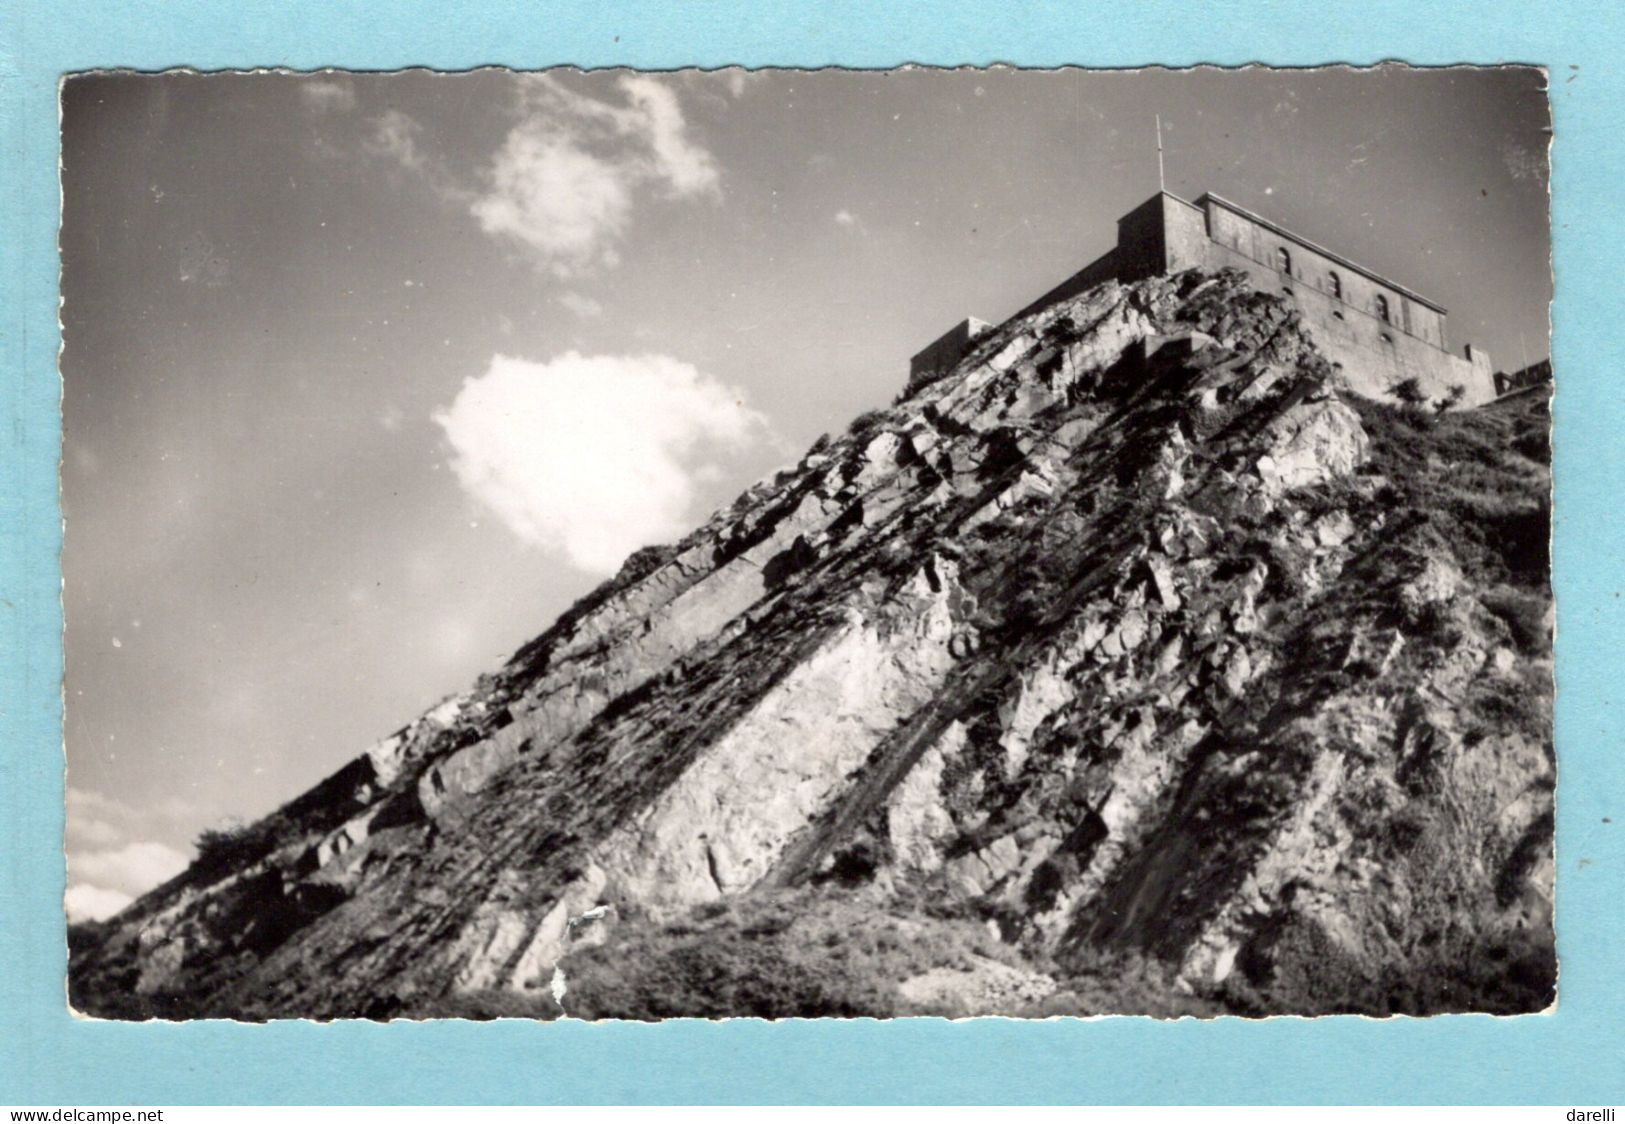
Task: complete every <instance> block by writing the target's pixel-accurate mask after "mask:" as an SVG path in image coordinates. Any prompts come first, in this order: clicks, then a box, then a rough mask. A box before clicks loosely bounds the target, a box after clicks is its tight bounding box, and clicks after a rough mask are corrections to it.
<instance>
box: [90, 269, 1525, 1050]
mask: <svg viewBox="0 0 1625 1124" xmlns="http://www.w3.org/2000/svg"><path fill="white" fill-rule="evenodd" d="M1547 432H1548V423H1547V415H1546V402H1545V400H1544V396H1537V395H1524V396H1522V397H1520V398H1517V399H1512V400H1507V401H1505V402H1502V403H1499V404H1496V405H1493V406H1490V407H1486V408H1483V409H1479V410H1473V411H1463V412H1454V413H1448V414H1445V413H1439V412H1438V411H1436V410H1434V409H1433V408H1431V407H1429V406H1426V405H1422V406H1418V405H1410V406H1393V405H1381V404H1376V403H1372V402H1368V401H1365V400H1363V399H1360V398H1357V397H1355V396H1353V395H1351V394H1349V393H1347V392H1346V390H1344V388H1343V384H1342V374H1341V373H1340V372H1339V371H1337V370H1335V369H1334V368H1332V367H1331V365H1330V364H1328V363H1327V362H1326V361H1325V360H1324V358H1323V357H1322V356H1321V355H1320V354H1319V353H1318V352H1317V351H1316V349H1315V347H1314V344H1313V342H1312V340H1311V339H1310V337H1309V335H1308V333H1307V331H1306V330H1305V329H1304V328H1303V327H1302V325H1301V324H1300V323H1299V321H1298V319H1297V316H1296V314H1295V313H1294V312H1292V310H1291V309H1290V306H1289V305H1288V304H1286V303H1284V302H1283V300H1282V299H1281V298H1279V297H1274V296H1268V295H1263V294H1258V293H1255V292H1252V291H1251V290H1249V289H1248V288H1247V287H1246V284H1245V282H1244V280H1243V279H1242V278H1241V277H1240V276H1239V275H1232V274H1220V275H1217V276H1205V275H1201V274H1196V273H1187V274H1182V275H1178V276H1175V277H1169V278H1157V279H1153V280H1149V281H1144V282H1140V283H1136V284H1133V285H1126V286H1125V285H1120V284H1117V283H1110V282H1109V283H1107V284H1105V285H1102V286H1100V287H1098V288H1096V289H1093V290H1091V291H1089V292H1088V293H1085V294H1083V295H1081V296H1078V297H1076V298H1073V299H1069V300H1065V301H1062V302H1058V303H1056V304H1054V305H1051V306H1049V307H1046V308H1043V309H1040V310H1038V311H1036V312H1034V313H1031V314H1029V315H1024V316H1021V317H1018V318H1016V319H1014V320H1012V321H1010V322H1008V323H1006V324H1004V325H1003V326H1001V327H1000V328H998V329H995V330H993V331H991V332H989V333H988V334H986V335H985V336H983V337H981V338H980V339H979V340H978V341H977V344H976V346H975V349H974V350H973V351H972V352H971V353H970V354H968V355H967V356H966V357H965V359H964V361H963V362H961V363H960V364H959V365H958V366H957V367H956V368H955V369H953V370H952V371H950V372H949V373H947V374H946V375H945V376H943V377H941V378H939V379H937V380H935V381H931V382H927V383H925V384H924V385H920V386H917V387H914V388H912V389H911V390H910V391H909V392H908V393H907V394H906V395H905V396H904V397H902V398H901V399H900V400H899V401H897V402H896V403H895V404H894V405H893V406H891V407H890V408H888V409H884V410H879V411H876V412H873V413H871V414H867V415H865V416H863V417H861V418H859V419H857V421H856V422H854V423H853V425H852V426H851V428H850V429H849V430H848V431H847V432H846V433H845V434H844V435H842V436H840V437H837V438H833V439H830V438H825V439H821V440H820V441H819V442H818V443H817V444H816V445H814V447H813V448H812V449H811V451H810V452H808V453H807V455H806V456H805V457H804V458H803V459H802V460H801V461H800V463H798V464H797V465H795V466H794V467H792V468H789V469H787V470H785V471H783V472H781V473H779V474H778V475H777V476H775V477H773V478H772V479H770V480H767V481H764V482H763V483H760V484H758V485H756V486H755V487H753V488H752V489H750V490H749V491H748V492H746V493H745V494H744V495H742V496H741V497H740V498H739V499H738V500H737V501H736V502H735V503H734V504H733V505H732V506H730V507H728V508H727V509H726V510H723V511H721V512H719V513H718V514H717V515H715V516H714V517H713V518H712V519H711V520H710V521H709V522H707V523H706V524H705V525H704V526H703V527H701V528H700V529H699V530H697V531H695V532H694V533H693V534H692V535H690V536H689V537H688V538H687V539H685V540H684V541H682V542H680V543H678V544H676V545H675V546H670V547H660V548H650V549H647V550H643V551H640V552H638V553H637V554H635V555H633V556H632V557H631V558H630V559H628V560H627V562H626V564H625V566H624V568H623V569H622V571H621V573H620V574H619V575H617V576H616V577H615V578H614V579H613V580H612V581H610V582H608V583H606V584H605V585H604V586H602V587H601V588H599V589H598V590H596V591H595V592H593V593H592V594H591V595H590V596H588V597H587V598H585V599H584V600H583V601H582V602H580V603H579V604H577V605H576V606H575V607H574V608H572V609H571V610H570V611H569V612H567V613H566V614H565V615H564V616H563V617H561V618H560V619H559V620H558V621H557V622H556V623H555V624H554V625H553V626H552V627H551V628H549V629H548V630H547V631H546V632H544V633H543V634H542V635H540V636H539V637H537V638H536V639H535V640H534V641H532V642H531V643H530V644H528V645H526V646H525V647H524V648H523V649H521V650H520V651H519V652H517V653H516V654H515V655H514V656H513V658H512V659H511V660H510V661H509V662H508V663H507V665H506V666H504V667H503V668H501V669H500V670H499V671H497V672H495V673H494V674H492V675H489V676H487V677H485V678H482V679H481V680H480V681H479V682H478V683H477V684H475V685H474V687H473V688H472V689H471V690H470V691H468V692H467V693H465V694H462V695H459V696H457V697H455V698H452V699H450V700H448V701H446V702H445V703H443V704H442V705H440V706H437V707H436V708H434V709H433V710H431V711H430V712H428V713H427V714H424V715H422V716H421V717H419V718H418V719H416V720H415V721H413V722H412V723H411V724H409V725H408V726H406V727H404V728H403V729H402V730H400V731H399V732H397V733H395V734H394V735H392V736H390V737H388V738H386V739H384V740H383V741H381V742H380V743H378V744H377V745H375V746H373V747H372V748H371V749H369V750H368V751H367V752H366V753H365V754H363V755H362V756H360V757H358V758H356V759H355V760H354V761H352V762H351V763H350V764H348V765H346V766H345V767H344V768H342V769H340V770H339V771H338V772H337V773H335V774H334V775H333V776H332V777H330V778H329V779H328V780H327V781H325V782H323V783H322V784H320V785H318V786H317V787H316V788H314V789H312V790H311V791H310V792H308V793H306V794H305V795H304V796H301V797H300V798H298V799H296V800H294V801H293V802H291V803H290V804H288V805H286V806H285V807H283V808H281V809H280V810H278V811H276V812H275V813H273V814H272V815H270V816H268V817H267V818H266V819H264V820H262V821H260V822H259V823H256V824H254V825H252V826H250V827H248V828H245V829H242V830H239V831H232V832H220V833H211V834H209V835H206V836H205V838H204V839H202V840H200V853H199V857H198V859H197V861H196V862H194V863H193V865H192V866H191V868H190V869H188V870H187V871H186V872H185V873H183V874H181V875H180V876H179V877H177V878H175V879H174V880H173V881H171V882H170V883H168V884H166V885H164V886H162V887H160V888H158V889H157V890H155V891H153V892H152V893H150V894H148V895H147V896H146V897H144V898H142V899H141V900H140V901H138V902H136V903H135V904H134V905H132V906H131V907H130V908H129V909H127V910H126V911H125V912H123V913H122V914H120V915H119V916H117V917H115V918H113V919H112V920H111V921H109V922H106V923H104V924H102V925H98V926H87V927H83V928H78V929H75V930H74V932H73V933H72V934H71V945H72V954H71V967H70V994H71V998H72V1002H73V1004H74V1006H75V1007H76V1008H78V1009H80V1010H81V1011H84V1012H87V1013H91V1014H96V1015H103V1016H109V1017H122V1018H130V1017H135V1018H139V1017H148V1016H160V1017H189V1016H196V1015H214V1016H231V1017H239V1018H267V1017H284V1016H301V1017H319V1018H327V1017H347V1016H363V1017H373V1018H379V1017H392V1016H406V1017H422V1016H433V1015H444V1014H455V1015H473V1016H479V1015H501V1014H518V1015H527V1016H535V1017H555V1016H558V1015H560V1014H561V1013H564V1014H568V1015H572V1016H582V1017H632V1018H652V1017H662V1016H668V1015H728V1014H731V1015H762V1016H769V1017H772V1016H791V1015H821V1014H822V1015H885V1014H948V1015H965V1014H978V1013H998V1014H1066V1013H1076V1014H1093V1013H1103V1012H1141V1013H1153V1014H1179V1013H1193V1014H1215V1013H1221V1012H1238V1013H1247V1014H1259V1013H1267V1012H1303V1013H1314V1012H1325V1011H1364V1012H1370V1013H1387V1012H1397V1011H1404V1012H1433V1011H1445V1010H1489V1011H1496V1012H1513V1011H1529V1010H1538V1009H1541V1008H1544V1007H1546V1006H1548V1005H1549V1004H1550V1003H1551V1002H1553V997H1554V982H1555V975H1556V965H1555V958H1554V952H1553V938H1552V921H1551V898H1552V877H1553V864H1552V824H1553V820H1552V790H1553V781H1554V762H1553V754H1552V745H1551V702H1552V662H1551V640H1552V637H1551V628H1552V623H1551V601H1550V591H1549V587H1548V582H1547V573H1548V562H1547V547H1546V544H1547V528H1548V524H1549V516H1550V506H1549V484H1550V477H1549V470H1548V464H1549V457H1548V439H1547Z"/></svg>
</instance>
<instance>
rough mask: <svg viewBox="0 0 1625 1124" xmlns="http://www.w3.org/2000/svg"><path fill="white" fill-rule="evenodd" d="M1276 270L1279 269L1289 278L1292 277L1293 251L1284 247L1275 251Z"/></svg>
mask: <svg viewBox="0 0 1625 1124" xmlns="http://www.w3.org/2000/svg"><path fill="white" fill-rule="evenodd" d="M1275 268H1276V269H1279V270H1280V271H1281V272H1282V273H1284V274H1286V275H1287V276H1288V277H1291V276H1292V251H1291V250H1288V249H1287V248H1286V247H1285V246H1282V247H1280V248H1279V249H1277V250H1276V251H1275Z"/></svg>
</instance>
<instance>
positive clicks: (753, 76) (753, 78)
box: [722, 66, 763, 98]
mask: <svg viewBox="0 0 1625 1124" xmlns="http://www.w3.org/2000/svg"><path fill="white" fill-rule="evenodd" d="M722 74H723V79H724V81H726V82H727V83H728V96H729V97H733V98H737V97H741V96H743V94H744V93H745V91H746V90H747V89H749V88H750V87H751V86H754V85H755V84H756V83H757V82H758V81H760V80H761V79H762V77H763V75H762V74H761V73H760V72H756V71H750V70H745V69H743V68H741V67H737V66H730V67H728V68H727V69H726V70H724V71H723V72H722Z"/></svg>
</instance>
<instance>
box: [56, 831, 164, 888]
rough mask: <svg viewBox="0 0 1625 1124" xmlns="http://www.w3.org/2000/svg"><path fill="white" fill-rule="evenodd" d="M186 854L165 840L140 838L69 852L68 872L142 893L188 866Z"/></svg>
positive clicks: (95, 882) (91, 881)
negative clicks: (100, 848) (110, 847)
mask: <svg viewBox="0 0 1625 1124" xmlns="http://www.w3.org/2000/svg"><path fill="white" fill-rule="evenodd" d="M186 862H187V859H186V856H185V855H183V854H181V852H179V851H177V850H176V849H175V848H173V847H171V846H169V845H168V844H165V843H157V842H154V841H152V840H140V841H137V842H134V843H126V844H125V845H124V846H122V847H119V848H116V849H113V850H105V851H84V852H70V853H69V856H68V872H69V876H70V877H71V878H72V879H73V880H74V882H75V883H89V884H90V885H93V886H98V887H101V888H103V889H108V890H118V891H121V892H123V893H127V894H132V895H133V894H142V893H145V892H146V891H148V890H150V889H152V888H153V887H154V886H156V885H158V884H159V883H160V882H165V881H167V880H169V879H170V878H173V877H174V876H175V875H177V874H179V873H180V872H181V871H182V870H184V869H186Z"/></svg>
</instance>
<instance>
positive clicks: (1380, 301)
mask: <svg viewBox="0 0 1625 1124" xmlns="http://www.w3.org/2000/svg"><path fill="white" fill-rule="evenodd" d="M1377 319H1378V320H1381V321H1382V322H1383V323H1384V324H1391V323H1393V314H1392V313H1390V312H1389V311H1388V298H1387V297H1385V296H1383V295H1382V294H1381V293H1378V294H1377ZM1384 338H1386V337H1384Z"/></svg>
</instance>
